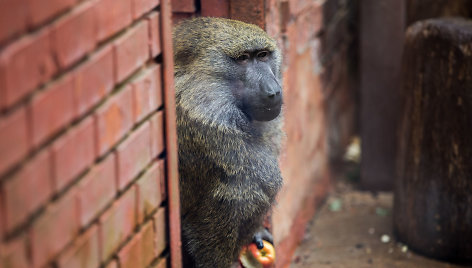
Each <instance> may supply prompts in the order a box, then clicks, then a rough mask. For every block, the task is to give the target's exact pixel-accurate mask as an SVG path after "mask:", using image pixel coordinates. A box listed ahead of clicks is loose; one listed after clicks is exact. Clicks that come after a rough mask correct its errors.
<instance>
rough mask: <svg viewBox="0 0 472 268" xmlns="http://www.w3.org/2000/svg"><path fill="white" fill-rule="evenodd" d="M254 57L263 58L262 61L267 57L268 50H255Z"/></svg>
mask: <svg viewBox="0 0 472 268" xmlns="http://www.w3.org/2000/svg"><path fill="white" fill-rule="evenodd" d="M256 57H257V59H258V60H263V61H264V60H267V58H268V57H269V51H267V50H262V51H259V52H257V54H256Z"/></svg>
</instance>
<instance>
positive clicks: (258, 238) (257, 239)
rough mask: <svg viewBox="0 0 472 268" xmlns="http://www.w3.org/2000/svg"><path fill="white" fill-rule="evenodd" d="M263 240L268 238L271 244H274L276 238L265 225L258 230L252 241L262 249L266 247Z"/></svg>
mask: <svg viewBox="0 0 472 268" xmlns="http://www.w3.org/2000/svg"><path fill="white" fill-rule="evenodd" d="M262 240H266V241H268V242H270V243H271V244H274V238H273V237H272V234H271V233H270V232H269V230H267V229H266V228H264V227H261V228H260V229H259V230H257V232H256V233H255V234H254V236H253V238H252V242H253V243H254V244H256V246H257V248H258V249H262V248H263V247H264V244H263V243H262Z"/></svg>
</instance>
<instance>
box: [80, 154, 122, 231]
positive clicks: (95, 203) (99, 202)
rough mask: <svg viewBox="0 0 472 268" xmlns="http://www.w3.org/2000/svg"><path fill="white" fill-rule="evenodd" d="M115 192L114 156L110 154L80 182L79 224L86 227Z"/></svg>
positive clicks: (111, 198)
mask: <svg viewBox="0 0 472 268" xmlns="http://www.w3.org/2000/svg"><path fill="white" fill-rule="evenodd" d="M116 192H117V186H116V168H115V155H114V154H110V155H109V156H107V158H106V159H105V160H103V161H102V162H101V163H99V164H98V165H97V166H95V167H94V168H93V169H92V170H91V171H90V172H89V173H88V174H87V175H86V176H85V178H84V179H83V180H82V181H81V182H80V190H79V208H80V222H81V224H82V226H85V225H87V224H88V223H89V222H90V221H92V220H93V219H94V217H95V216H96V215H97V214H98V212H100V211H101V210H103V209H104V208H105V206H106V205H107V204H108V203H110V202H111V201H112V200H113V198H114V196H115V194H116Z"/></svg>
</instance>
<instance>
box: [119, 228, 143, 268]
mask: <svg viewBox="0 0 472 268" xmlns="http://www.w3.org/2000/svg"><path fill="white" fill-rule="evenodd" d="M141 239H142V235H141V234H137V235H135V236H134V237H133V238H132V239H131V240H130V241H129V242H128V243H127V244H126V245H125V246H124V247H123V248H122V249H121V250H120V252H118V259H119V260H120V268H135V267H145V266H143V258H142V256H141Z"/></svg>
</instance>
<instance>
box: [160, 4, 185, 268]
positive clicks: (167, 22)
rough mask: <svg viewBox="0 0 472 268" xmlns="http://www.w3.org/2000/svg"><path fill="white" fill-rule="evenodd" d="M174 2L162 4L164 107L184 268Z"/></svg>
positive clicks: (177, 251)
mask: <svg viewBox="0 0 472 268" xmlns="http://www.w3.org/2000/svg"><path fill="white" fill-rule="evenodd" d="M170 1H171V0H162V1H161V18H162V20H161V22H162V23H161V25H162V26H161V27H162V29H161V30H162V45H163V50H162V54H163V79H164V107H165V128H166V148H167V149H166V151H167V162H166V163H167V191H168V200H169V201H168V202H169V204H168V205H169V210H168V213H169V215H168V216H169V224H170V225H169V227H170V228H169V241H170V266H171V267H172V268H181V267H182V247H181V246H182V242H181V238H180V192H179V170H178V149H177V130H176V114H175V90H174V59H173V57H174V56H173V51H172V8H171V3H170Z"/></svg>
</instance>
